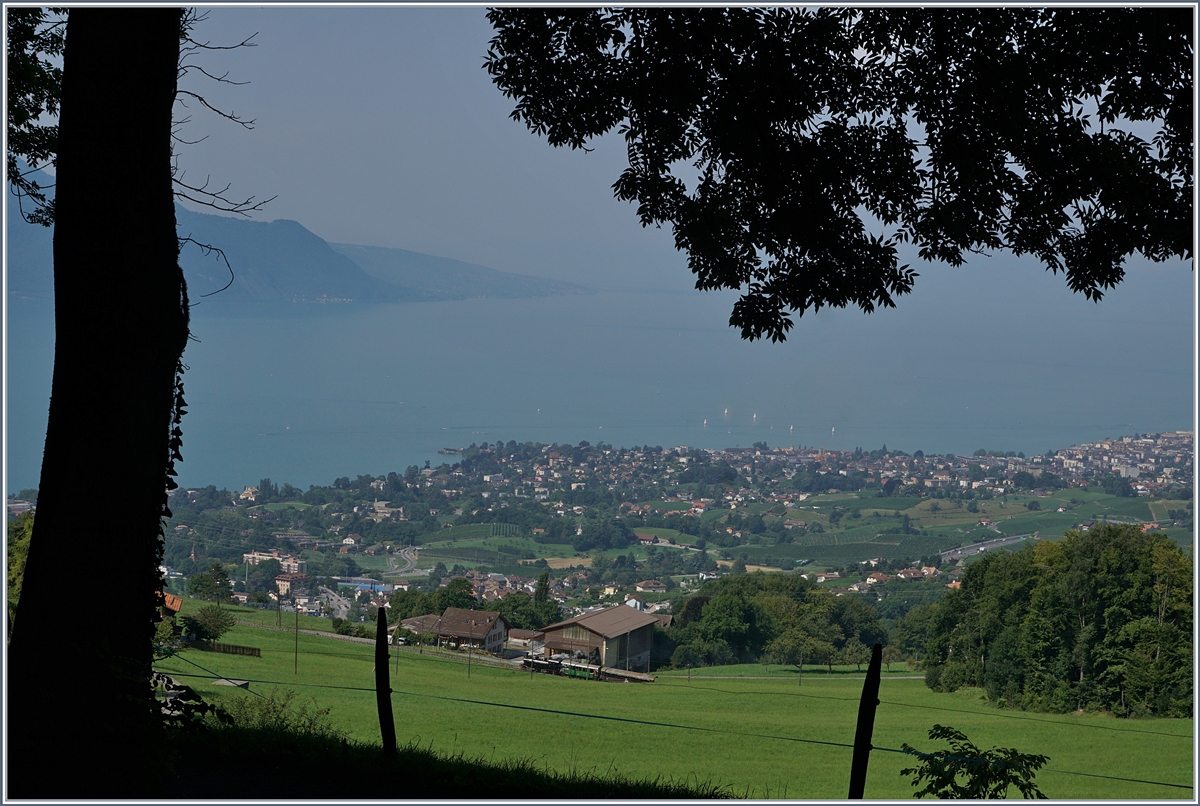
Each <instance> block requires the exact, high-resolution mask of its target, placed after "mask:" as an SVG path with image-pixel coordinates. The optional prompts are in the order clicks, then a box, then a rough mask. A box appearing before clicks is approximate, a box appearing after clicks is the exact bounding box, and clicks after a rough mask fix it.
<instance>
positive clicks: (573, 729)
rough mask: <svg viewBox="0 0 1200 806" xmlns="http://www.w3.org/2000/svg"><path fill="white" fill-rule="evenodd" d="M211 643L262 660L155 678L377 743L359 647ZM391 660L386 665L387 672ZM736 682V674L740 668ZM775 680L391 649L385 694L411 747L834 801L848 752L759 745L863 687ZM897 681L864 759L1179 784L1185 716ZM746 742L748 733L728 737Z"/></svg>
mask: <svg viewBox="0 0 1200 806" xmlns="http://www.w3.org/2000/svg"><path fill="white" fill-rule="evenodd" d="M224 640H225V641H227V642H229V643H237V644H246V645H250V646H259V647H261V648H262V650H263V657H262V658H249V657H240V656H231V655H220V654H216V653H201V652H195V651H192V652H188V653H186V655H185V656H184V659H169V660H167V661H163V662H160V663H159V664H157V668H160V669H162V670H164V671H168V672H175V673H177V674H198V675H206V674H208V672H206V671H203V670H201V669H199V668H197V667H196V666H193V665H191V664H189V663H188V662H187V661H191V662H193V663H195V664H199V665H200V666H203V667H204V668H205V669H207V670H211V671H212V672H217V673H220V674H224V675H228V676H230V677H237V678H241V679H250V680H253V681H256V682H252V683H251V689H252V690H253V691H257V692H265V691H266V690H268V689H269V688H270V687H271V686H272V685H273V683H268V682H258V681H274V684H278V685H280V686H282V687H292V688H295V689H296V690H297V691H299V692H300V693H301V694H302V695H303V696H313V697H314V698H316V700H317V702H318V703H319V704H320V705H321V706H332V708H333V715H334V719H335V722H336V724H337V725H338V727H340V728H342V729H344V730H346V731H348V732H349V733H350V734H351V736H352V738H353V739H356V740H359V741H363V742H377V741H378V738H377V737H378V723H377V718H376V713H375V702H374V692H373V688H372V687H373V677H372V668H373V660H372V648H371V647H370V646H369V645H365V644H354V643H349V642H342V641H336V640H331V639H326V638H320V637H317V636H305V635H301V636H300V637H299V641H300V652H301V654H300V658H299V672H298V673H294V672H293V654H292V653H293V641H294V640H295V639H294V637H293V636H292V635H288V634H287V633H278V632H274V631H268V630H262V629H256V628H253V627H246V626H239V627H237V628H235V629H234V630H233V631H232V632H231V633H230V634H229V635H227V636H226V637H225V638H224ZM392 663H393V669H396V668H397V660H396V659H393V661H392ZM753 668H754V669H759V668H761V667H753ZM737 671H740V672H742V673H746V672H748V671H749V668H747V667H740V668H738V669H737ZM774 675H777V676H779V677H780V678H782V679H766V680H756V679H726V680H702V679H699V678H694V679H693V681H692V682H691V683H689V682H688V681H687V680H686V679H684V678H681V677H678V676H675V677H660V679H659V681H658V682H656V683H653V684H650V685H636V684H616V683H612V684H609V683H594V682H587V681H581V680H572V679H567V678H556V677H548V676H543V675H536V676H533V677H531V676H530V675H529V674H526V673H521V672H517V671H511V670H508V669H496V668H489V667H483V666H480V665H478V664H476V665H474V667H473V668H472V669H471V676H470V678H468V677H467V667H466V665H465V664H463V663H461V662H458V661H453V660H446V659H440V658H434V657H430V656H423V655H416V654H412V653H405V654H404V655H403V656H401V657H400V658H399V659H398V672H396V673H394V674H393V677H392V681H393V682H392V687H393V689H394V690H395V693H394V695H393V702H394V705H395V712H396V726H397V736H398V738H399V741H400V743H401V744H407V743H410V742H413V743H416V744H418V745H420V746H421V747H424V748H432V749H433V750H434V751H436V752H439V753H443V754H459V753H463V754H465V755H466V756H467V757H469V758H476V757H483V758H487V759H494V760H502V759H526V760H532V761H533V763H534V765H535V766H536V767H538V768H540V769H546V770H553V771H567V770H575V771H578V772H594V773H596V774H599V775H604V774H608V773H609V772H616V773H619V774H620V775H622V776H629V777H633V778H644V777H650V778H653V777H656V776H660V775H661V776H666V777H669V778H671V779H673V780H677V781H678V780H693V781H711V782H713V783H717V784H720V785H728V786H729V787H731V788H732V791H733V792H734V793H735V794H738V795H742V796H745V795H750V796H757V797H790V798H842V797H844V796H845V788H846V780H847V774H848V770H849V764H850V749H849V748H846V747H831V746H826V745H816V744H804V743H798V742H795V741H786V740H783V739H770V738H762V737H764V736H774V737H785V738H790V739H796V738H807V739H816V740H820V741H825V742H838V743H844V744H850V743H851V742H852V741H853V733H854V724H855V716H856V714H857V708H858V697H859V693H860V691H861V685H862V684H861V682H860V681H858V680H852V679H844V678H840V677H838V676H834V677H830V676H828V675H825V676H822V675H818V674H814V673H809V672H807V671H806V674H805V679H804V684H803V687H798V686H796V685H795V678H794V677H792V676H790V673H788V672H787V671H785V670H782V669H776V670H774ZM902 676H903V675H893V676H892V679H885V681H884V683H883V689H882V691H881V697H880V699H881V700H882V701H883V703H882V704H881V706H880V708H879V711H878V716H877V722H876V728H875V739H874V743H875V745H876V746H877V747H880V748H885V747H886V748H899V747H900V744H901V743H902V742H908V743H909V744H912V745H914V746H917V747H927V746H928V745H929V743H928V741H927V740H926V738H925V737H926V732H927V731H928V729H929V728H930V727H931V726H932V725H933V724H934V723H940V724H949V725H952V726H954V727H956V728H958V729H960V730H962V731H964V732H965V733H966V734H967V735H968V736H970V737H971V739H972V740H973V741H975V742H976V744H979V745H981V746H984V747H990V746H992V745H1000V746H1005V747H1016V748H1018V749H1020V750H1022V751H1024V752H1036V753H1045V754H1047V755H1049V756H1050V757H1051V762H1050V764H1049V765H1048V766H1049V767H1050V768H1052V769H1059V770H1074V771H1079V772H1089V773H1094V774H1102V775H1116V776H1124V777H1129V778H1141V779H1150V780H1158V781H1170V782H1175V783H1187V782H1190V776H1191V760H1192V753H1191V741H1190V740H1189V739H1187V738H1174V737H1190V736H1191V735H1192V722H1191V721H1190V720H1146V721H1138V722H1134V721H1121V720H1116V719H1113V718H1111V717H1106V716H1103V715H1083V716H1057V715H1040V714H1020V713H1008V712H1000V711H997V710H996V709H994V708H992V707H991V706H989V705H987V704H985V703H982V702H980V701H979V700H978V699H977V694H975V693H974V692H960V693H958V694H953V695H946V694H935V693H933V692H931V691H929V690H928V689H927V688H926V687H925V685H924V683H923V682H922V681H921V680H919V679H895V677H902ZM835 678H836V679H835ZM181 679H184V680H186V681H187V682H189V684H191V685H194V686H196V687H197V689H198V690H199V691H201V692H202V693H203V694H204V695H205V696H206V697H211V698H212V699H215V700H218V701H219V700H220V699H222V698H225V697H231V696H253V695H247V694H245V693H244V692H241V691H239V690H236V689H231V688H228V687H217V686H214V685H212V684H211V683H210V682H207V681H205V680H203V679H202V678H191V677H188V678H181ZM489 703H490V704H489ZM500 704H504V705H509V706H516V707H499V705H500ZM583 714H589V715H595V716H599V717H604V718H587V717H585V716H581V715H583ZM647 723H653V724H647ZM1081 725H1088V726H1093V727H1090V728H1089V727H1080V726H1081ZM672 726H689V727H690V728H692V729H685V728H682V727H672ZM1138 731H1153V732H1155V733H1143V732H1138ZM747 733H753V734H758V736H757V737H751V736H746V735H740V736H739V735H735V734H747ZM1157 733H1166V734H1172V736H1161V735H1156V734H1157ZM908 761H909V759H908V758H907V757H905V756H903V755H901V754H899V753H890V752H886V751H883V750H879V751H877V752H875V753H873V754H872V757H871V767H870V773H869V775H868V781H867V797H868V798H889V799H890V798H907V797H909V796H910V794H911V789H910V787H909V785H908V783H907V781H905V780H904V779H902V778H901V777H900V775H899V770H900V769H901V768H902V767H904V766H905V765H906V763H907V762H908ZM1039 783H1040V785H1041V786H1042V788H1043V790H1044V791H1045V792H1046V793H1047V794H1048V795H1049V796H1050V797H1052V798H1171V797H1189V796H1190V794H1191V793H1190V790H1181V789H1169V788H1165V787H1157V786H1148V785H1146V784H1135V783H1129V782H1118V781H1109V780H1103V779H1097V778H1087V777H1080V776H1070V775H1062V774H1055V773H1050V772H1044V773H1042V774H1041V775H1040V776H1039ZM348 794H349V793H348ZM491 794H492V795H494V796H496V797H504V796H505V795H504V794H502V793H498V792H496V793H491ZM519 794H520V793H514V795H513V796H519ZM400 796H403V795H400Z"/></svg>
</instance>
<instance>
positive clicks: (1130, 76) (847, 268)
mask: <svg viewBox="0 0 1200 806" xmlns="http://www.w3.org/2000/svg"><path fill="white" fill-rule="evenodd" d="M488 18H489V20H490V21H491V22H492V25H493V26H494V28H495V30H496V35H495V37H494V38H493V39H492V41H491V43H490V46H489V50H488V54H487V59H486V63H485V67H486V69H487V71H488V73H489V74H490V75H491V76H492V80H493V81H494V83H495V84H496V86H497V87H498V88H499V89H500V90H501V91H502V92H503V93H504V94H505V95H506V96H508V97H510V98H513V99H515V100H516V108H515V109H514V110H513V112H512V117H513V118H514V119H516V120H518V121H522V122H524V123H525V124H526V125H527V126H528V127H529V128H530V129H531V130H532V131H534V132H535V133H537V134H539V135H544V136H545V137H546V138H547V140H548V142H549V143H550V144H551V145H554V146H563V145H566V146H570V147H571V148H587V143H588V142H589V141H590V140H592V139H593V138H596V137H599V136H600V135H603V134H605V133H606V132H609V131H611V130H613V129H614V128H615V129H616V130H617V131H618V132H619V133H620V134H621V135H623V136H624V138H625V141H626V145H627V147H628V154H629V167H628V168H626V169H625V170H624V171H623V172H622V174H621V176H620V177H619V178H618V179H617V181H616V183H615V184H614V185H613V189H614V191H615V195H616V197H617V198H619V199H622V200H626V201H632V202H636V203H637V205H638V208H637V212H638V216H639V218H640V219H641V222H642V224H643V226H647V225H651V224H653V225H662V224H670V225H671V226H672V227H673V228H674V234H675V244H676V247H677V248H678V249H680V250H681V251H684V252H686V253H687V255H688V264H689V267H690V268H691V270H692V272H693V273H694V274H695V275H696V288H698V289H700V290H712V289H738V290H740V291H741V292H742V296H741V297H740V299H738V300H737V302H736V303H735V304H734V306H733V311H732V315H731V316H730V320H729V321H730V324H731V325H733V326H735V327H739V328H740V329H741V333H742V336H743V338H746V339H757V338H761V337H769V338H770V339H772V340H773V341H782V340H783V339H785V338H786V335H787V332H788V330H789V329H790V328H791V327H792V326H793V324H794V323H793V321H792V318H791V314H792V313H795V314H796V315H803V314H804V313H805V312H806V311H809V310H819V309H820V308H821V307H822V306H824V305H832V306H836V307H846V306H848V305H856V306H858V307H859V308H861V309H862V310H863V311H866V312H871V311H873V310H875V309H876V308H877V307H881V306H882V307H893V306H894V305H895V300H896V298H897V297H898V296H901V295H903V294H907V293H909V292H910V291H911V290H912V287H913V283H914V280H915V279H916V276H917V275H916V273H915V272H914V271H913V270H912V269H911V268H909V267H908V266H907V265H900V264H899V258H898V247H899V246H900V245H901V244H905V243H909V244H913V245H915V246H916V247H917V249H918V253H919V255H920V257H921V258H923V259H925V260H940V261H945V262H947V263H950V264H952V265H959V264H961V263H963V262H964V260H965V255H966V254H968V253H976V252H982V251H993V250H1009V251H1011V252H1013V253H1015V254H1018V255H1023V254H1030V255H1034V256H1036V257H1037V258H1038V259H1039V260H1041V262H1042V263H1043V264H1045V266H1046V267H1047V268H1048V269H1049V270H1051V271H1053V272H1055V273H1057V272H1060V271H1061V272H1063V273H1064V274H1065V277H1066V281H1067V284H1068V286H1069V287H1070V288H1071V289H1072V290H1074V291H1076V292H1080V293H1083V294H1084V295H1085V296H1086V297H1088V298H1089V299H1093V300H1099V299H1100V298H1101V297H1102V296H1103V293H1104V291H1105V290H1107V289H1111V288H1112V287H1114V286H1115V285H1116V284H1117V283H1119V282H1121V280H1122V279H1123V277H1124V262H1125V260H1126V258H1128V257H1129V256H1130V255H1132V254H1134V253H1141V254H1142V255H1144V256H1145V257H1147V258H1149V259H1151V260H1155V261H1162V260H1166V259H1168V258H1171V257H1182V258H1188V259H1190V258H1191V254H1192V253H1191V238H1192V184H1193V178H1192V145H1191V121H1192V105H1191V104H1192V100H1191V99H1192V48H1193V43H1192V41H1191V26H1192V17H1191V10H1190V9H1185V8H1177V9H1173V8H1153V7H1146V8H1114V7H1105V8H1072V9H1067V8H985V9H967V8H932V9H926V8H895V9H892V8H873V9H853V8H849V9H848V8H824V9H810V8H732V9H718V8H711V9H710V8H705V9H695V8H690V9H677V8H624V9H607V8H599V9H544V8H499V9H492V10H491V11H490V12H489V14H488ZM1130 122H1149V123H1150V124H1152V126H1151V127H1157V132H1156V133H1155V134H1154V135H1153V136H1151V137H1150V139H1149V141H1147V140H1145V139H1143V138H1141V137H1139V136H1138V135H1136V134H1135V133H1134V132H1133V131H1131V128H1130V125H1129V124H1130Z"/></svg>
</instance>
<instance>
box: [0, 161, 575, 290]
mask: <svg viewBox="0 0 1200 806" xmlns="http://www.w3.org/2000/svg"><path fill="white" fill-rule="evenodd" d="M47 179H48V180H49V177H47ZM51 181H52V180H51ZM175 216H176V230H177V232H178V234H179V237H180V238H185V239H189V240H188V241H187V242H185V243H184V244H183V246H182V249H181V250H180V256H179V263H180V266H181V267H182V268H183V271H184V276H185V278H186V280H187V283H188V294H189V297H191V299H192V300H193V301H198V300H199V299H201V298H202V297H208V298H209V299H210V300H214V301H215V300H217V299H220V300H221V301H222V304H229V303H233V304H237V303H263V302H326V303H328V302H346V303H349V302H355V303H379V302H435V301H450V300H463V299H471V298H476V297H500V298H507V299H515V298H529V297H542V296H551V295H560V294H580V293H592V289H590V288H588V287H586V286H582V285H578V284H575V283H569V282H564V281H562V280H552V279H548V278H541V277H535V276H531V275H525V274H516V273H513V272H504V271H500V270H498V269H493V268H490V267H488V266H481V265H478V264H474V263H467V262H465V261H461V260H456V259H454V258H447V257H438V256H436V255H428V254H424V253H421V252H413V251H411V250H406V249H393V248H388V247H380V246H365V245H359V244H343V243H339V244H331V243H329V242H327V241H326V240H325V239H323V238H321V237H320V236H319V235H317V234H315V233H313V232H312V231H311V230H309V229H308V228H306V227H305V226H304V225H303V224H301V223H299V222H297V221H293V220H290V219H285V218H280V219H275V220H273V221H250V220H246V219H240V218H232V217H229V216H219V215H212V214H209V213H200V212H196V211H193V210H189V209H187V208H185V207H181V206H180V205H176V206H175ZM205 247H215V248H214V249H207V248H205ZM5 249H6V258H7V264H8V275H7V290H8V293H9V295H10V297H12V298H15V299H30V300H38V299H41V300H52V299H53V298H54V258H53V230H52V229H50V228H45V227H41V226H37V225H33V224H28V223H26V222H25V221H23V220H22V219H21V216H20V212H19V211H18V210H17V209H16V205H15V204H11V205H9V212H8V238H7V242H6V244H5ZM222 256H223V257H222ZM223 258H224V259H223ZM356 258H357V259H356ZM226 259H227V260H228V261H229V266H226V264H225V260H226ZM364 263H365V264H366V265H363V264H364ZM231 271H232V273H233V276H232V282H230V280H231V277H230V272H231Z"/></svg>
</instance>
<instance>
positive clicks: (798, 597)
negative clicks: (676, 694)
mask: <svg viewBox="0 0 1200 806" xmlns="http://www.w3.org/2000/svg"><path fill="white" fill-rule="evenodd" d="M672 612H673V613H674V614H675V622H674V624H672V626H671V628H670V630H669V631H668V638H669V639H670V641H671V642H672V644H673V645H674V647H673V653H672V655H671V662H672V664H673V665H675V666H677V667H687V666H703V665H719V664H723V663H738V662H751V661H755V660H765V661H770V662H773V663H798V662H799V661H800V660H803V662H805V663H826V664H834V663H864V662H865V661H866V659H867V657H868V656H869V655H868V652H867V647H870V646H871V645H872V644H874V643H876V642H886V640H887V631H886V630H885V629H884V628H883V626H882V625H881V624H880V623H879V616H878V614H877V613H876V611H875V609H874V608H873V607H871V606H870V605H869V604H867V603H866V602H864V601H863V600H862V599H860V598H858V597H857V596H841V597H835V596H834V595H833V594H831V593H830V592H829V591H827V590H822V589H820V588H817V587H816V586H815V585H814V584H813V583H811V582H809V581H808V580H807V579H804V578H803V577H801V576H797V575H792V574H765V573H762V572H756V573H752V574H738V575H735V576H728V577H724V578H722V579H720V580H716V581H714V582H710V583H708V584H707V585H705V586H704V588H703V589H702V590H701V591H699V592H698V593H696V594H693V595H691V596H688V597H685V598H683V599H680V600H679V601H677V602H675V603H674V605H673V607H672Z"/></svg>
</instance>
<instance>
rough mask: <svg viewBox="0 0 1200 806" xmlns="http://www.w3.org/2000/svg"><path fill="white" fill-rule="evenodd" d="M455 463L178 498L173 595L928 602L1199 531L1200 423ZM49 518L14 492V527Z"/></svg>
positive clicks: (650, 604) (589, 451) (167, 560)
mask: <svg viewBox="0 0 1200 806" xmlns="http://www.w3.org/2000/svg"><path fill="white" fill-rule="evenodd" d="M443 453H445V455H446V456H449V457H452V458H454V459H455V461H454V463H452V464H450V463H443V464H440V465H439V467H430V463H426V467H425V468H416V467H409V468H408V469H407V471H406V473H403V474H397V473H389V474H386V475H379V476H370V475H361V476H359V477H358V479H355V480H350V479H348V477H343V479H337V480H336V481H334V483H332V485H330V486H328V487H318V486H313V487H310V489H308V491H301V489H298V488H295V487H292V486H290V485H288V483H283V485H277V483H274V482H271V481H270V480H269V479H268V480H262V481H260V482H259V483H258V485H252V486H246V487H245V488H244V489H241V491H236V492H233V493H230V492H228V491H218V489H216V488H214V487H208V488H192V489H179V491H175V492H174V493H173V494H172V498H170V507H172V510H173V513H174V518H173V519H172V521H170V523H169V527H168V528H167V539H166V551H164V565H163V569H162V571H163V573H164V577H166V581H167V590H168V591H173V593H175V594H182V593H185V591H187V589H188V588H187V584H188V579H190V578H191V577H194V576H196V575H205V573H209V572H210V570H211V567H212V566H214V563H216V564H217V565H218V566H220V567H221V569H222V573H223V575H224V577H226V578H227V579H228V584H229V585H230V588H232V594H233V596H234V597H235V599H238V600H240V601H242V602H248V603H259V604H262V606H272V607H274V606H277V602H278V601H280V600H283V601H284V602H286V606H287V607H288V608H290V607H295V608H299V609H300V610H301V612H304V613H308V614H313V615H325V616H329V618H340V619H346V620H352V621H359V620H370V618H368V614H370V610H368V609H367V608H368V607H370V606H371V604H382V606H385V607H391V603H392V597H394V596H395V595H396V594H397V593H403V591H419V590H425V591H428V593H432V591H437V590H439V589H444V588H446V587H448V585H449V584H450V583H451V582H452V581H455V579H460V581H463V588H464V590H467V591H468V593H469V599H470V600H473V602H474V603H478V604H480V606H486V604H487V603H490V602H496V601H498V600H503V599H504V597H505V596H508V595H510V594H512V593H526V594H529V595H533V594H534V593H535V591H536V588H538V577H539V576H541V575H542V573H547V575H548V577H547V578H546V579H545V581H544V583H545V584H546V595H547V597H548V599H550V601H552V602H556V603H557V606H558V608H559V613H558V614H560V615H562V616H563V618H568V616H584V615H587V614H588V613H590V612H594V610H596V609H602V608H605V607H606V606H608V607H611V606H612V604H614V603H624V604H630V606H631V607H634V608H635V609H636V610H641V612H646V613H649V614H659V613H666V612H668V609H670V602H671V600H672V599H676V597H677V596H678V595H679V594H680V593H682V591H686V590H689V589H694V588H695V587H696V585H697V584H700V583H703V582H704V581H707V579H710V578H719V577H721V576H725V575H730V573H742V572H745V571H748V570H750V571H754V570H762V571H769V572H786V573H797V575H799V576H803V577H805V578H808V579H811V581H814V582H815V583H817V584H818V585H822V587H828V588H829V589H830V590H832V591H833V593H834V594H835V595H845V594H850V593H857V594H860V595H864V596H869V597H870V599H871V600H875V601H881V600H886V599H887V597H888V596H889V595H892V594H893V593H896V591H899V590H901V589H904V590H905V591H906V599H910V600H911V599H912V597H911V594H912V593H914V590H913V589H914V588H924V589H926V599H928V597H931V596H936V595H937V591H938V590H944V589H946V588H947V587H953V585H956V584H958V579H959V577H961V573H962V570H964V567H965V566H966V565H967V564H968V563H970V561H971V560H972V559H973V558H976V557H978V555H979V554H980V553H984V552H986V551H988V549H997V548H1003V547H1006V546H1014V547H1015V546H1020V545H1022V543H1024V542H1026V541H1028V540H1054V539H1058V537H1061V536H1062V535H1063V533H1064V531H1066V530H1081V531H1087V530H1088V529H1091V528H1093V525H1094V524H1096V523H1097V522H1105V521H1106V522H1123V523H1135V524H1139V527H1140V528H1141V529H1144V530H1162V531H1163V533H1164V534H1169V535H1170V536H1172V537H1175V539H1176V540H1177V541H1178V542H1181V543H1188V542H1190V533H1192V523H1190V522H1192V517H1193V516H1192V503H1190V499H1192V485H1193V461H1192V453H1193V434H1192V432H1168V433H1154V434H1133V435H1126V437H1120V438H1115V439H1104V440H1099V441H1096V443H1088V444H1084V445H1078V446H1070V447H1067V449H1062V450H1058V451H1054V452H1048V453H1045V455H1042V456H1025V455H1024V453H1018V452H1013V451H1003V450H986V449H982V450H978V451H976V452H974V453H973V455H972V456H955V455H944V456H942V455H925V453H923V452H922V451H916V452H914V453H912V455H908V453H905V452H902V451H894V450H888V449H887V446H883V447H881V449H878V450H866V449H856V450H854V451H835V450H823V449H818V447H770V446H768V445H767V444H764V443H760V444H756V445H755V446H754V447H749V449H726V450H697V449H690V447H671V449H662V447H658V446H655V447H650V446H644V447H643V446H635V447H630V449H618V447H613V446H612V445H606V444H602V443H601V444H596V445H589V444H588V443H580V444H578V445H575V446H571V445H540V444H534V443H524V444H517V443H515V441H509V443H506V444H500V443H496V444H492V445H490V444H487V443H484V444H481V445H470V446H468V447H464V449H446V450H444V451H443ZM28 492H32V491H28ZM29 497H30V498H32V495H29ZM31 507H34V501H28V500H22V499H17V498H10V499H8V516H10V518H12V517H14V516H18V515H20V513H22V512H24V511H26V510H29V509H31ZM462 603H464V604H468V603H469V602H466V601H463V602H462ZM421 615H424V614H421ZM426 626H428V625H426ZM510 626H511V625H510Z"/></svg>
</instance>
